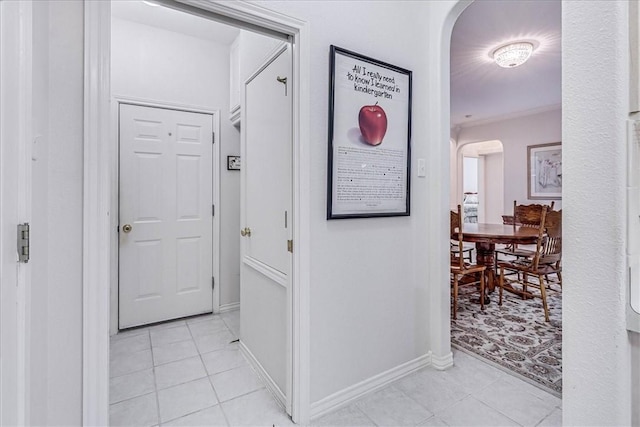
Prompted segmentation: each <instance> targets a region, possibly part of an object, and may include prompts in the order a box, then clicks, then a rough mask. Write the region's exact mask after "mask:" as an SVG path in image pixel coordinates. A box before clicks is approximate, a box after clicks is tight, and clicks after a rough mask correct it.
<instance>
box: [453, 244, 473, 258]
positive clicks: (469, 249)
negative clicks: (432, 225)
mask: <svg viewBox="0 0 640 427" xmlns="http://www.w3.org/2000/svg"><path fill="white" fill-rule="evenodd" d="M450 246H451V254H452V255H454V256H456V257H459V256H460V253H462V259H464V260H466V261H469V262H473V249H474V248H473V246H467V245H464V247H463V248H462V252H460V248H459V247H458V242H457V241H455V242H454V241H451V244H450Z"/></svg>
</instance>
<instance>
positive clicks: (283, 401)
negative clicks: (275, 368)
mask: <svg viewBox="0 0 640 427" xmlns="http://www.w3.org/2000/svg"><path fill="white" fill-rule="evenodd" d="M239 346H240V351H241V352H242V354H243V355H244V357H246V358H247V361H249V364H250V365H251V367H252V368H253V370H254V371H256V373H257V374H258V376H259V377H260V379H262V380H263V381H264V383H265V384H266V386H267V389H268V390H269V391H270V392H271V394H272V395H273V396H274V397H275V398H276V400H277V401H278V403H279V404H280V406H282V408H283V409H286V407H287V397H286V396H285V395H284V393H283V392H282V390H280V387H278V385H277V384H276V382H275V381H273V378H271V376H270V375H269V374H268V373H267V371H265V369H264V368H263V367H262V365H261V364H260V362H258V359H256V358H255V356H254V355H253V353H251V350H249V349H248V348H247V346H246V345H245V344H244V343H243V342H242V340H240V343H239Z"/></svg>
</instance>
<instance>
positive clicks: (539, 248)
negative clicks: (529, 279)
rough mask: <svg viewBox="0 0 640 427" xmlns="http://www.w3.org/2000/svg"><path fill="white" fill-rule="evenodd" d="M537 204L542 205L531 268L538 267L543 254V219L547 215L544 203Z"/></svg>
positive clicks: (544, 237)
mask: <svg viewBox="0 0 640 427" xmlns="http://www.w3.org/2000/svg"><path fill="white" fill-rule="evenodd" d="M538 206H541V207H542V212H541V215H540V223H539V224H538V239H537V240H536V252H535V255H534V256H533V260H532V268H533V270H537V269H538V264H539V262H540V258H541V257H542V255H543V251H544V247H545V241H546V235H545V220H546V217H547V206H544V205H538Z"/></svg>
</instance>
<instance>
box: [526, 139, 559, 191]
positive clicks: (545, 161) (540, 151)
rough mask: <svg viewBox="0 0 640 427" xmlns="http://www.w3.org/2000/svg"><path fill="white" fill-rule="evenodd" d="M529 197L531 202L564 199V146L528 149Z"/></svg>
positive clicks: (530, 147)
mask: <svg viewBox="0 0 640 427" xmlns="http://www.w3.org/2000/svg"><path fill="white" fill-rule="evenodd" d="M527 184H528V189H527V197H528V198H529V199H531V200H536V199H545V200H557V199H561V198H562V145H561V143H559V142H554V143H551V144H540V145H530V146H528V147H527Z"/></svg>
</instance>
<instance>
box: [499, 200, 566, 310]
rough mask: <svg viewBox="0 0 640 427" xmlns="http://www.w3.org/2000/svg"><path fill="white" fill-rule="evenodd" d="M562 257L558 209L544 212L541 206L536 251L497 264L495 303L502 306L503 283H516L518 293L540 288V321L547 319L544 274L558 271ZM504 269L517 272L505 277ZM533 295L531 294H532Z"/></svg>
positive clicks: (545, 209) (560, 217) (560, 219)
mask: <svg viewBox="0 0 640 427" xmlns="http://www.w3.org/2000/svg"><path fill="white" fill-rule="evenodd" d="M561 257H562V211H547V207H546V206H545V207H543V211H542V220H541V223H540V227H539V231H538V238H537V241H536V250H535V252H534V255H533V257H532V258H516V259H514V260H511V261H502V262H500V263H498V266H499V268H500V280H499V286H500V297H499V302H498V305H502V294H503V290H504V285H505V283H510V284H516V283H517V284H519V285H520V286H522V292H523V294H524V293H527V288H529V287H534V288H537V289H538V290H539V291H540V298H541V299H542V307H543V309H544V320H545V321H546V322H548V321H549V307H548V305H547V289H546V285H545V277H546V276H548V275H549V274H560V272H561V264H560V261H561ZM508 272H514V273H518V274H517V275H516V276H511V277H517V279H507V278H506V275H507V274H508ZM530 276H536V277H537V279H538V282H537V283H536V282H534V281H531V282H530V281H529V277H530ZM532 295H533V294H532Z"/></svg>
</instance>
